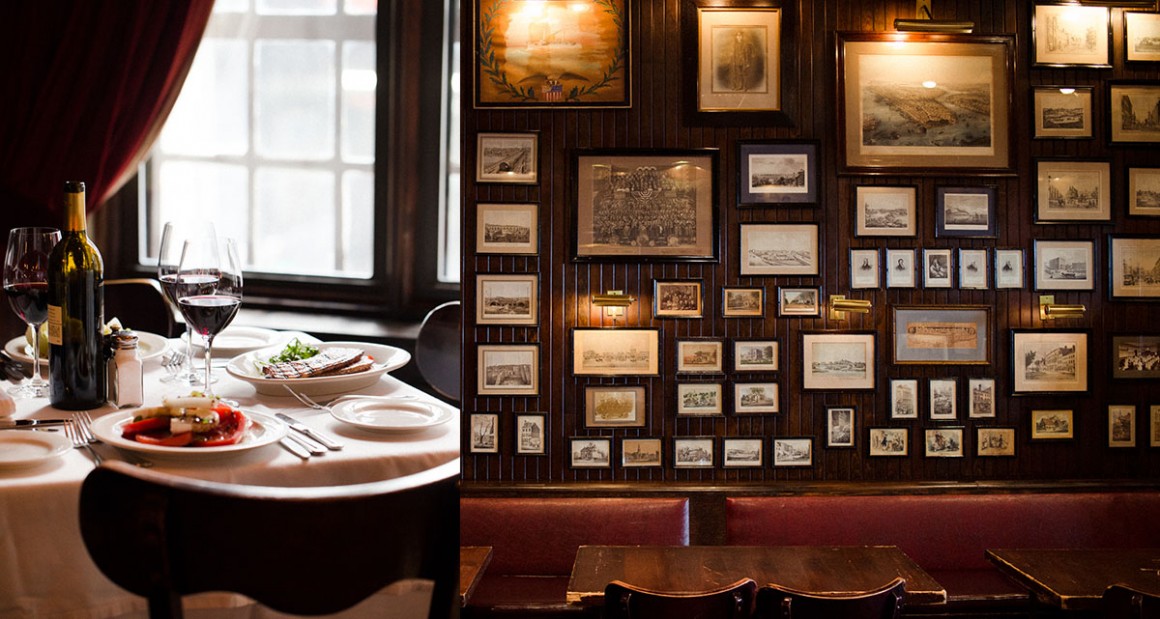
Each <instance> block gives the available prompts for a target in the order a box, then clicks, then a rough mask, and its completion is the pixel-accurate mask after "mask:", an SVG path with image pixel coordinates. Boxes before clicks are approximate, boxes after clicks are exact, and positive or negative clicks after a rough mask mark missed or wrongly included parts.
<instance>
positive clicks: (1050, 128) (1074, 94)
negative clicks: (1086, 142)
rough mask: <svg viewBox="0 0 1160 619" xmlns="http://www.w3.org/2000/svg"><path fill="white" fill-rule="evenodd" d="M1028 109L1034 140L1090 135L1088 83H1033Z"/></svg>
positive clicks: (1090, 89)
mask: <svg viewBox="0 0 1160 619" xmlns="http://www.w3.org/2000/svg"><path fill="white" fill-rule="evenodd" d="M1031 111H1032V114H1033V115H1034V116H1033V117H1032V123H1031V124H1032V126H1033V127H1034V128H1035V129H1034V137H1035V139H1037V140H1043V139H1088V138H1091V137H1092V133H1093V129H1092V88H1091V87H1090V86H1034V87H1032V89H1031Z"/></svg>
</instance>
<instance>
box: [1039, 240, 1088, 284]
mask: <svg viewBox="0 0 1160 619" xmlns="http://www.w3.org/2000/svg"><path fill="white" fill-rule="evenodd" d="M1033 242H1034V249H1035V289H1036V290H1091V289H1093V288H1095V262H1094V260H1095V242H1094V241H1045V240H1040V239H1034V241H1033Z"/></svg>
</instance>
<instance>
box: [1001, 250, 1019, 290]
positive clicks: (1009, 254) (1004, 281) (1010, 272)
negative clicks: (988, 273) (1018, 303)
mask: <svg viewBox="0 0 1160 619" xmlns="http://www.w3.org/2000/svg"><path fill="white" fill-rule="evenodd" d="M1022 287H1023V250H1022V249H996V250H995V288H1022Z"/></svg>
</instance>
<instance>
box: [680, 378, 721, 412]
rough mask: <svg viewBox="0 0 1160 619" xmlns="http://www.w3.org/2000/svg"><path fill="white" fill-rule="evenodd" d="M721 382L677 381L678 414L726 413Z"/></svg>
mask: <svg viewBox="0 0 1160 619" xmlns="http://www.w3.org/2000/svg"><path fill="white" fill-rule="evenodd" d="M722 395H723V389H722V386H721V383H677V416H678V417H704V416H717V415H724V414H725V408H724V406H722V404H721V400H722Z"/></svg>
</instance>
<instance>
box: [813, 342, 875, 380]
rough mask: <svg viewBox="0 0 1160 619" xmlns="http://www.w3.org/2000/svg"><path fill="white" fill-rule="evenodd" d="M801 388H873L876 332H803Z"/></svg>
mask: <svg viewBox="0 0 1160 619" xmlns="http://www.w3.org/2000/svg"><path fill="white" fill-rule="evenodd" d="M801 358H802V374H803V377H802V388H803V389H805V390H872V389H874V333H873V332H853V331H851V332H825V333H817V332H815V333H803V334H802V357H801Z"/></svg>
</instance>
